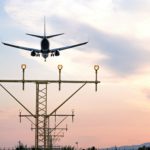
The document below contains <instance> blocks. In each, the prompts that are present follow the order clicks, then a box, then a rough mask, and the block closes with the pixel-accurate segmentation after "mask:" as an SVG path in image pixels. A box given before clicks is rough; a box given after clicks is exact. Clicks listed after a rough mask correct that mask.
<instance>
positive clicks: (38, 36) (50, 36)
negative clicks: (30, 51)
mask: <svg viewBox="0 0 150 150" xmlns="http://www.w3.org/2000/svg"><path fill="white" fill-rule="evenodd" d="M26 34H27V35H30V36H34V37H37V38H41V39H43V38H47V39H48V38H52V37H55V36H59V35H63V34H64V33H60V34H54V35H49V36H40V35H35V34H29V33H26Z"/></svg>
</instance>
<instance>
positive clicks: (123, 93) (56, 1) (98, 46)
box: [0, 0, 150, 147]
mask: <svg viewBox="0 0 150 150" xmlns="http://www.w3.org/2000/svg"><path fill="white" fill-rule="evenodd" d="M0 2H1V3H0V19H1V23H0V41H1V42H8V43H12V44H17V45H20V46H27V47H33V48H40V39H37V38H34V37H30V36H27V35H25V34H26V33H31V34H38V35H43V26H44V25H43V20H44V16H46V31H47V35H52V34H58V33H65V34H64V35H62V36H59V37H55V38H52V39H50V42H51V43H50V44H51V45H50V47H51V48H57V47H60V46H67V45H72V44H76V43H80V42H85V41H89V43H88V44H87V45H84V46H82V47H77V48H73V49H69V50H65V51H62V52H61V53H60V56H59V57H49V58H48V59H47V62H44V59H43V58H42V57H40V58H39V57H37V58H35V57H31V56H30V53H29V52H27V51H23V50H20V49H15V48H11V47H6V46H4V45H2V44H0V79H21V77H22V74H21V73H22V72H21V67H20V65H21V64H23V63H25V64H27V69H26V79H50V80H52V79H58V70H57V65H58V64H62V65H63V70H62V79H67V80H94V79H95V74H94V69H93V66H94V65H95V64H99V65H100V70H99V74H98V79H99V80H100V81H101V84H99V86H98V92H95V91H94V90H95V89H94V88H95V85H93V84H92V85H86V86H85V87H84V88H83V89H82V90H81V91H80V92H79V93H77V95H75V96H74V97H73V98H72V99H71V100H70V101H69V102H68V103H67V104H66V105H64V107H62V108H61V110H60V111H61V112H63V113H70V112H71V110H72V109H74V110H75V115H76V116H75V121H74V123H72V122H71V118H68V119H67V120H66V122H64V124H62V127H64V126H66V123H67V124H68V131H67V132H65V137H64V138H62V139H61V141H60V142H59V144H60V145H72V146H74V145H75V143H76V142H78V143H79V147H88V146H93V145H94V146H96V147H109V146H115V145H116V146H120V145H133V144H141V143H144V142H150V77H149V76H150V67H149V66H150V49H149V47H150V0H32V1H31V0H5V1H4V0H0ZM3 85H4V86H5V87H7V88H8V90H10V91H11V92H12V93H13V94H14V95H15V96H16V97H17V98H18V99H19V100H20V101H21V102H22V103H23V104H24V105H25V106H27V107H28V108H29V109H30V110H31V111H32V112H33V113H34V112H35V85H34V84H26V87H25V91H24V92H23V91H22V85H21V84H19V85H18V84H6V83H5V84H4V83H3ZM79 86H80V84H78V85H72V84H64V85H62V90H61V91H60V92H59V91H58V85H57V84H50V85H49V86H48V112H51V111H52V110H53V109H54V108H55V107H56V106H58V105H59V104H60V103H61V102H62V101H63V100H65V99H66V98H67V97H68V96H69V95H70V94H72V92H74V91H75V90H76V89H77V88H78V87H79ZM0 97H1V98H0V147H4V146H6V147H11V146H14V145H17V142H18V141H19V140H20V141H22V142H23V143H24V144H27V145H29V146H30V145H34V131H31V130H30V128H31V125H30V123H29V121H28V120H27V119H25V118H22V123H21V124H20V123H19V117H18V115H19V110H22V113H23V114H27V112H26V111H25V110H23V108H21V106H19V105H18V104H17V103H16V102H15V101H14V100H13V99H12V98H11V97H10V96H9V95H8V94H7V93H6V92H5V91H3V90H2V89H0Z"/></svg>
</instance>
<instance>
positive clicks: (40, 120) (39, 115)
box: [35, 83, 48, 148]
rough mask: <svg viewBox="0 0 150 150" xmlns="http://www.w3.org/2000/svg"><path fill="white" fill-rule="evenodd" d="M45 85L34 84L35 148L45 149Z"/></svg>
mask: <svg viewBox="0 0 150 150" xmlns="http://www.w3.org/2000/svg"><path fill="white" fill-rule="evenodd" d="M46 115H47V84H40V83H36V118H35V137H36V138H35V139H36V141H35V147H36V148H37V147H38V145H39V146H40V147H47V142H46V141H47V134H48V133H47V128H48V121H47V118H46Z"/></svg>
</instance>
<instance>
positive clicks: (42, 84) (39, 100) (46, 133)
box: [0, 64, 100, 149]
mask: <svg viewBox="0 0 150 150" xmlns="http://www.w3.org/2000/svg"><path fill="white" fill-rule="evenodd" d="M26 67H27V66H26V64H22V65H21V68H22V80H0V86H1V88H2V89H4V90H5V91H6V92H7V93H8V94H9V95H10V96H11V97H12V98H13V99H14V100H15V101H17V103H19V105H21V106H22V107H23V108H24V109H25V110H26V111H27V112H28V113H29V114H28V115H22V114H21V112H20V114H19V116H20V121H21V117H26V118H27V119H28V120H30V121H31V122H32V124H33V125H34V127H32V129H35V148H36V149H39V148H44V149H47V148H52V143H49V141H51V140H52V136H53V137H55V136H56V135H53V134H52V132H53V131H54V130H56V129H58V126H59V125H60V124H61V123H62V122H63V121H64V120H65V119H66V118H67V117H68V116H71V117H72V119H73V117H74V113H72V114H57V113H56V112H57V111H58V110H59V109H60V108H61V107H62V106H63V105H64V104H65V103H66V102H68V101H69V100H70V99H71V98H72V97H73V96H74V95H75V94H76V93H77V92H78V91H80V90H81V89H82V88H83V87H84V86H85V85H86V84H95V91H97V85H98V83H100V81H98V70H99V65H95V66H94V70H95V80H94V81H88V80H85V81H84V80H82V81H81V80H79V81H77V80H62V79H61V71H62V68H63V66H62V65H58V72H59V77H58V80H26V79H25V69H26ZM1 83H22V90H24V89H25V84H27V83H28V84H35V85H36V88H35V89H36V90H35V92H36V105H35V107H36V112H35V114H34V113H32V112H31V111H30V110H29V109H28V108H27V107H25V106H24V105H23V104H22V103H21V102H20V101H19V100H18V99H17V98H16V97H15V96H14V95H13V94H12V93H11V92H10V91H9V90H8V89H7V88H6V87H4V86H3V85H2V84H1ZM50 83H57V84H58V86H59V87H58V89H59V91H60V90H61V84H62V83H68V84H69V83H71V84H77V83H78V84H79V83H81V84H82V85H81V86H80V87H79V88H78V89H77V90H76V91H75V92H73V93H72V94H71V95H70V96H69V97H68V98H67V99H66V100H65V101H63V102H62V103H61V104H60V105H59V106H58V107H57V108H56V109H54V110H53V111H51V113H48V111H47V94H48V84H50ZM52 116H55V117H60V116H63V117H64V118H63V119H62V121H60V123H58V124H57V126H55V128H53V129H51V128H50V119H49V118H50V117H52ZM31 118H34V121H32V120H31ZM59 136H60V135H59V134H57V137H59Z"/></svg>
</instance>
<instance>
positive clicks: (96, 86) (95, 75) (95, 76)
mask: <svg viewBox="0 0 150 150" xmlns="http://www.w3.org/2000/svg"><path fill="white" fill-rule="evenodd" d="M95 91H96V92H97V70H95Z"/></svg>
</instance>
